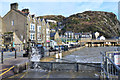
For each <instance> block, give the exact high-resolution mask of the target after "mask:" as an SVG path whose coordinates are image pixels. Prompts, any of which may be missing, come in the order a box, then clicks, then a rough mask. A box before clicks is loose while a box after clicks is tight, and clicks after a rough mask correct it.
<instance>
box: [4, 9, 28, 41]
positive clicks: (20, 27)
mask: <svg viewBox="0 0 120 80" xmlns="http://www.w3.org/2000/svg"><path fill="white" fill-rule="evenodd" d="M13 20H14V25H12V21H13ZM26 26H27V18H26V17H25V16H24V15H22V14H20V13H18V12H16V11H14V10H11V11H9V12H8V13H7V14H6V15H5V16H4V17H3V29H4V32H10V31H13V32H14V31H15V33H16V35H17V36H18V38H19V39H20V40H21V41H23V40H24V39H22V36H23V38H26V28H27V27H26Z"/></svg>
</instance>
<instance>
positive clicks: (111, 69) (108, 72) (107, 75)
mask: <svg viewBox="0 0 120 80" xmlns="http://www.w3.org/2000/svg"><path fill="white" fill-rule="evenodd" d="M101 55H102V63H101V68H102V69H101V76H102V78H103V80H120V67H119V66H117V65H116V64H115V63H114V60H113V59H112V58H110V57H108V56H107V55H106V52H101Z"/></svg>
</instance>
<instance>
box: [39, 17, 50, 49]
mask: <svg viewBox="0 0 120 80" xmlns="http://www.w3.org/2000/svg"><path fill="white" fill-rule="evenodd" d="M37 43H38V44H41V45H43V46H46V47H48V46H49V45H50V25H49V23H48V22H46V21H45V20H44V19H40V18H39V17H38V18H37Z"/></svg>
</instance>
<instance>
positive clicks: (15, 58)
mask: <svg viewBox="0 0 120 80" xmlns="http://www.w3.org/2000/svg"><path fill="white" fill-rule="evenodd" d="M16 56H17V54H16V49H15V59H16V58H17V57H16Z"/></svg>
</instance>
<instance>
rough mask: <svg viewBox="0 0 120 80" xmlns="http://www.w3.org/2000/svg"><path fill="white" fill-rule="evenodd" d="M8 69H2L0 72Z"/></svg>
mask: <svg viewBox="0 0 120 80" xmlns="http://www.w3.org/2000/svg"><path fill="white" fill-rule="evenodd" d="M7 69H8V68H5V69H2V70H0V71H5V70H7Z"/></svg>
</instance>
